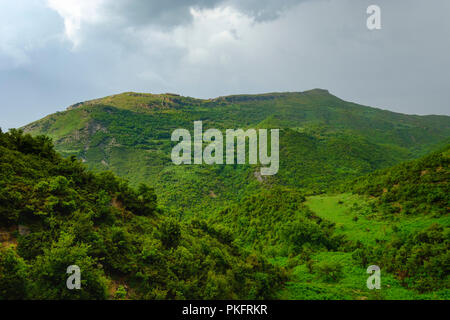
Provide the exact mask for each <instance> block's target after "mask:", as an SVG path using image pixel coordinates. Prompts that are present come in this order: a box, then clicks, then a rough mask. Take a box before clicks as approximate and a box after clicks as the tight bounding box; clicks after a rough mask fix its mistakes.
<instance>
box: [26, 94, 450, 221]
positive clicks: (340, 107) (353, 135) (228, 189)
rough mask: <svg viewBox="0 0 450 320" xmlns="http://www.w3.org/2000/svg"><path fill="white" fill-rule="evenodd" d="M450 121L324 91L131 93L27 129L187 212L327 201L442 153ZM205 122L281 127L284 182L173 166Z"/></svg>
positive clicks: (247, 172)
mask: <svg viewBox="0 0 450 320" xmlns="http://www.w3.org/2000/svg"><path fill="white" fill-rule="evenodd" d="M449 119H450V118H449V117H446V116H413V115H404V114H399V113H394V112H389V111H385V110H380V109H375V108H370V107H366V106H361V105H358V104H355V103H350V102H346V101H343V100H341V99H339V98H337V97H335V96H333V95H332V94H330V93H329V92H328V91H326V90H321V89H315V90H310V91H306V92H301V93H300V92H299V93H296V92H292V93H268V94H261V95H235V96H227V97H219V98H216V99H209V100H201V99H194V98H189V97H182V96H178V95H174V94H160V95H155V94H141V93H131V92H129V93H123V94H118V95H113V96H109V97H105V98H102V99H96V100H92V101H87V102H82V103H78V104H75V105H73V106H71V107H69V108H68V110H67V111H64V112H58V113H56V114H52V115H49V116H48V117H46V118H44V119H42V120H39V121H37V122H34V123H32V124H30V125H27V126H26V127H24V128H23V129H24V130H25V132H29V133H31V134H33V135H36V134H45V135H47V136H49V137H51V138H52V139H53V141H54V143H55V146H56V150H58V151H59V152H60V153H61V154H62V155H64V156H69V155H75V156H76V157H78V158H79V159H81V160H82V161H83V162H84V163H85V164H87V166H88V167H89V168H91V169H96V170H111V171H113V172H114V173H116V174H118V175H119V176H121V177H125V178H127V179H129V180H130V182H131V184H132V185H134V186H137V185H138V184H139V183H141V182H144V183H148V184H150V185H152V186H154V187H155V190H156V193H157V195H158V198H159V199H160V203H161V205H163V206H168V207H170V208H171V209H174V210H177V209H179V208H183V212H185V213H186V212H192V211H196V212H198V211H205V210H206V211H207V210H211V209H214V208H217V207H218V206H222V205H226V204H227V203H228V201H230V200H233V201H235V200H239V199H241V198H242V197H243V196H244V194H245V193H246V190H247V189H249V190H255V189H259V188H261V185H262V184H265V183H277V184H281V185H285V186H290V187H295V188H300V189H302V190H304V191H306V192H307V193H320V192H323V191H324V190H327V189H328V188H329V187H330V186H333V185H336V184H337V183H338V182H339V181H341V180H342V179H344V178H351V177H357V176H359V175H361V174H364V173H369V172H372V171H374V170H376V169H380V168H386V167H389V166H391V165H394V164H396V163H399V162H401V161H404V160H408V159H413V158H415V157H418V156H420V155H423V154H425V153H427V152H428V151H429V150H432V149H433V148H435V147H436V146H439V145H442V144H443V143H445V141H448V139H449V137H450V120H449ZM196 120H202V121H203V127H204V130H206V129H208V128H217V129H220V130H223V131H224V130H226V129H237V128H244V129H246V128H279V129H280V130H281V132H280V161H281V164H280V170H279V173H278V174H277V175H276V176H274V177H263V178H264V179H263V178H261V177H259V176H258V175H257V173H256V171H257V168H255V166H245V165H239V166H235V167H232V168H230V167H229V166H206V165H204V166H197V165H196V166H187V165H184V166H179V167H177V166H175V165H173V164H172V162H171V159H170V152H171V149H172V147H173V146H174V145H175V143H173V142H171V141H170V136H171V133H172V132H173V130H175V129H177V128H186V129H188V130H190V131H191V132H192V130H193V122H194V121H196ZM261 180H263V181H261Z"/></svg>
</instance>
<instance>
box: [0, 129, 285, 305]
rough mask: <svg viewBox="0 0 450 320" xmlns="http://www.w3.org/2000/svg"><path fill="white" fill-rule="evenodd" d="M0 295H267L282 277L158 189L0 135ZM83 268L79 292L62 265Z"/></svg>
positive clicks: (47, 146)
mask: <svg viewBox="0 0 450 320" xmlns="http://www.w3.org/2000/svg"><path fill="white" fill-rule="evenodd" d="M0 177H1V179H0V204H1V205H0V231H1V233H0V235H1V250H0V299H80V298H81V299H106V298H125V297H128V298H134V299H137V298H142V299H183V298H188V299H236V298H241V299H242V298H252V299H263V298H265V299H268V298H271V297H273V295H274V293H275V291H276V290H277V288H279V287H280V286H281V285H282V283H283V281H284V279H285V277H286V275H285V272H284V270H283V269H282V268H278V267H275V266H273V265H271V264H270V263H268V261H267V260H266V259H265V258H264V257H263V256H261V255H257V254H255V253H254V252H252V251H251V250H243V249H242V248H240V247H238V246H236V245H235V244H234V239H233V235H232V234H230V233H229V232H227V230H225V229H223V228H220V227H215V226H207V227H205V225H204V224H202V223H201V222H199V221H195V220H193V221H190V222H180V221H178V220H176V219H174V218H172V217H170V216H167V215H166V214H165V213H164V212H163V211H161V210H159V208H158V206H157V200H156V197H155V194H154V192H153V190H152V189H151V188H150V187H148V186H146V185H143V184H142V185H140V186H139V188H137V189H132V188H131V187H130V186H129V184H128V183H127V182H126V181H124V180H122V179H120V178H118V177H116V176H115V175H114V174H112V173H110V172H102V173H93V172H90V171H87V170H86V168H85V167H84V166H83V165H82V164H81V162H80V161H78V160H76V159H75V158H74V157H71V158H67V159H63V158H62V157H61V156H59V155H58V154H57V153H56V152H55V150H54V149H53V146H52V143H51V141H50V140H49V139H48V138H46V137H44V136H38V137H36V138H33V137H31V136H30V135H23V134H22V132H21V131H16V130H11V131H10V132H9V133H0ZM70 265H78V266H79V267H80V269H81V270H82V288H83V289H82V290H72V291H71V290H68V289H67V288H66V278H67V274H66V269H67V267H68V266H70Z"/></svg>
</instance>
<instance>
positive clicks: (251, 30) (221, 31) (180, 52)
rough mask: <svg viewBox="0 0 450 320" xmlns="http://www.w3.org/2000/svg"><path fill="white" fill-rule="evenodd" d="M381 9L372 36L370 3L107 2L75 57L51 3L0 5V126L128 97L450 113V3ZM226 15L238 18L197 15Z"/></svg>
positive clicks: (403, 3)
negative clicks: (274, 100) (311, 97)
mask: <svg viewBox="0 0 450 320" xmlns="http://www.w3.org/2000/svg"><path fill="white" fill-rule="evenodd" d="M376 2H377V3H378V4H379V5H380V7H381V10H382V30H379V31H368V30H367V28H366V26H365V23H366V17H367V15H366V8H367V6H368V5H369V4H372V3H373V1H369V0H327V1H325V0H322V1H311V0H310V1H307V0H305V1H294V0H286V1H275V0H274V1H269V0H261V1H256V0H247V1H243V2H242V1H238V0H217V1H212V2H211V1H208V2H206V1H201V0H200V1H195V0H187V2H186V1H183V2H182V3H181V1H179V2H178V1H172V2H163V1H160V2H156V1H150V2H144V1H125V0H114V1H107V2H106V7H103V8H102V10H101V12H100V13H101V14H102V18H103V19H101V21H100V22H99V23H86V25H83V26H82V28H81V29H80V32H81V33H82V38H83V41H82V43H81V44H80V46H79V47H77V48H75V49H74V48H73V46H72V45H71V43H70V42H68V41H62V40H61V39H62V36H63V34H64V24H63V19H62V18H61V17H60V16H59V15H58V14H57V13H56V12H55V11H53V10H50V9H48V8H46V7H45V5H44V3H45V1H44V0H40V3H41V5H38V3H39V0H36V1H33V2H32V4H33V5H30V2H29V1H26V0H17V1H14V2H13V1H9V0H0V4H2V9H3V10H2V11H0V69H1V71H0V96H1V97H2V104H1V105H0V110H1V117H0V127H2V128H3V129H5V128H10V127H17V126H21V125H24V124H26V123H28V122H31V121H33V120H36V119H38V118H40V117H43V116H45V115H46V114H49V113H52V112H55V111H58V110H63V109H64V108H65V107H66V106H68V105H70V104H73V103H75V102H79V101H83V100H88V99H93V98H98V97H102V96H106V95H109V94H114V93H118V92H124V91H138V92H153V93H158V92H176V93H180V94H182V95H189V96H194V97H200V98H208V97H215V96H219V95H226V94H236V93H261V92H268V91H302V90H307V89H311V88H315V87H322V88H326V89H329V90H330V91H331V92H332V93H333V94H336V95H337V96H339V97H341V98H343V99H346V100H351V101H355V102H358V103H362V104H366V105H371V106H375V107H381V108H385V109H389V110H393V111H398V112H403V113H417V114H430V113H435V114H449V112H450V104H449V101H450V89H449V80H448V70H449V69H450V55H449V54H448V52H450V43H449V42H448V41H446V39H449V38H450V20H449V19H447V16H446V15H447V13H448V12H449V11H450V2H449V1H448V0H436V1H433V2H426V1H421V0H398V1H389V0H377V1H376ZM112 3H114V5H112ZM226 5H230V6H232V7H233V8H235V9H236V10H238V11H236V10H231V11H229V12H225V11H220V10H218V12H216V13H214V14H212V15H209V16H208V14H206V15H205V16H202V17H201V18H200V19H199V18H196V17H192V16H191V15H190V13H189V8H190V7H191V6H192V7H196V8H204V9H205V8H213V7H218V6H221V7H223V6H226ZM239 12H240V13H245V15H242V14H239ZM216 14H218V15H219V16H218V17H215V16H214V15H216ZM221 14H223V16H221ZM248 16H250V17H251V18H249V17H248ZM208 19H209V20H208ZM255 21H256V22H258V21H259V22H262V21H263V22H264V23H255ZM5 30H8V33H6V34H7V35H8V37H5V36H4V35H5V33H2V32H5ZM8 46H9V47H8ZM11 48H13V49H14V50H15V51H14V50H11ZM8 50H9V51H8ZM21 54H23V57H25V58H24V59H25V60H22V62H21V60H20V59H21ZM19 62H21V63H19Z"/></svg>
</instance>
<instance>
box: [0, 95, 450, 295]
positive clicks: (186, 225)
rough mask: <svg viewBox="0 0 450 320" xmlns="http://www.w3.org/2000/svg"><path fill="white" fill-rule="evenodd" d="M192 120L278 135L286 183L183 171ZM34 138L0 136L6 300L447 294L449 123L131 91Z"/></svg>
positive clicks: (226, 171) (15, 133) (51, 121)
mask: <svg viewBox="0 0 450 320" xmlns="http://www.w3.org/2000/svg"><path fill="white" fill-rule="evenodd" d="M195 120H202V121H203V124H204V130H206V129H208V128H217V129H219V130H225V129H227V128H243V129H246V128H279V129H280V170H279V172H278V174H277V175H274V176H261V175H258V172H259V165H205V164H202V165H181V166H176V165H174V164H173V163H172V162H171V159H170V150H171V148H172V147H173V145H174V143H173V142H172V141H171V140H170V135H171V132H172V131H173V130H175V129H177V128H187V129H188V130H191V129H192V125H193V121H195ZM23 131H24V132H25V133H24V132H23ZM23 131H22V130H15V129H12V130H10V131H9V132H7V133H3V132H1V131H0V299H362V300H364V299H449V298H450V279H449V274H450V272H449V271H450V270H449V266H450V250H449V249H450V217H449V215H448V213H449V209H450V201H449V200H450V198H449V194H450V192H449V191H450V190H449V178H450V172H449V162H450V144H449V141H450V140H449V139H450V121H449V117H446V116H412V115H403V114H398V113H393V112H389V111H384V110H380V109H375V108H370V107H366V106H361V105H357V104H354V103H350V102H346V101H343V100H341V99H339V98H337V97H335V96H333V95H331V94H330V93H329V92H328V91H326V90H320V89H316V90H311V91H307V92H302V93H270V94H263V95H236V96H228V97H219V98H216V99H208V100H201V99H194V98H189V97H182V96H178V95H174V94H164V95H152V94H140V93H123V94H119V95H114V96H109V97H106V98H102V99H96V100H92V101H86V102H82V103H78V104H75V105H73V106H71V107H69V108H68V109H67V110H66V111H64V112H59V113H56V114H52V115H49V116H47V117H45V118H44V119H41V120H39V121H37V122H34V123H32V124H30V125H28V126H25V127H24V128H23ZM53 144H54V145H53ZM70 265H78V266H80V268H81V272H82V273H81V278H82V289H81V290H68V289H67V288H66V279H67V276H68V275H67V273H66V269H67V267H68V266H70ZM370 265H378V266H379V267H380V268H381V274H382V280H381V281H382V289H381V290H369V289H368V288H367V286H366V280H367V277H368V274H367V272H366V269H367V267H368V266H370Z"/></svg>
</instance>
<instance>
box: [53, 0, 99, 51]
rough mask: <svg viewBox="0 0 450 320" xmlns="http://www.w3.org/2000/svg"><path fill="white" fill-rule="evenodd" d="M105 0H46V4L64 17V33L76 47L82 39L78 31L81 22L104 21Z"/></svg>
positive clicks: (94, 22)
mask: <svg viewBox="0 0 450 320" xmlns="http://www.w3.org/2000/svg"><path fill="white" fill-rule="evenodd" d="M106 2H107V1H106V0H64V1H61V0H47V5H48V6H49V8H51V9H53V10H55V11H56V12H58V14H59V15H60V16H61V17H62V18H63V19H64V29H65V34H66V36H67V38H68V39H69V40H70V41H72V43H73V44H74V46H75V47H76V46H78V45H79V44H80V42H81V40H82V38H81V34H80V31H81V28H82V26H83V24H96V23H101V22H103V21H106V17H105V16H104V15H103V10H102V8H103V7H104V6H105V4H106Z"/></svg>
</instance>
